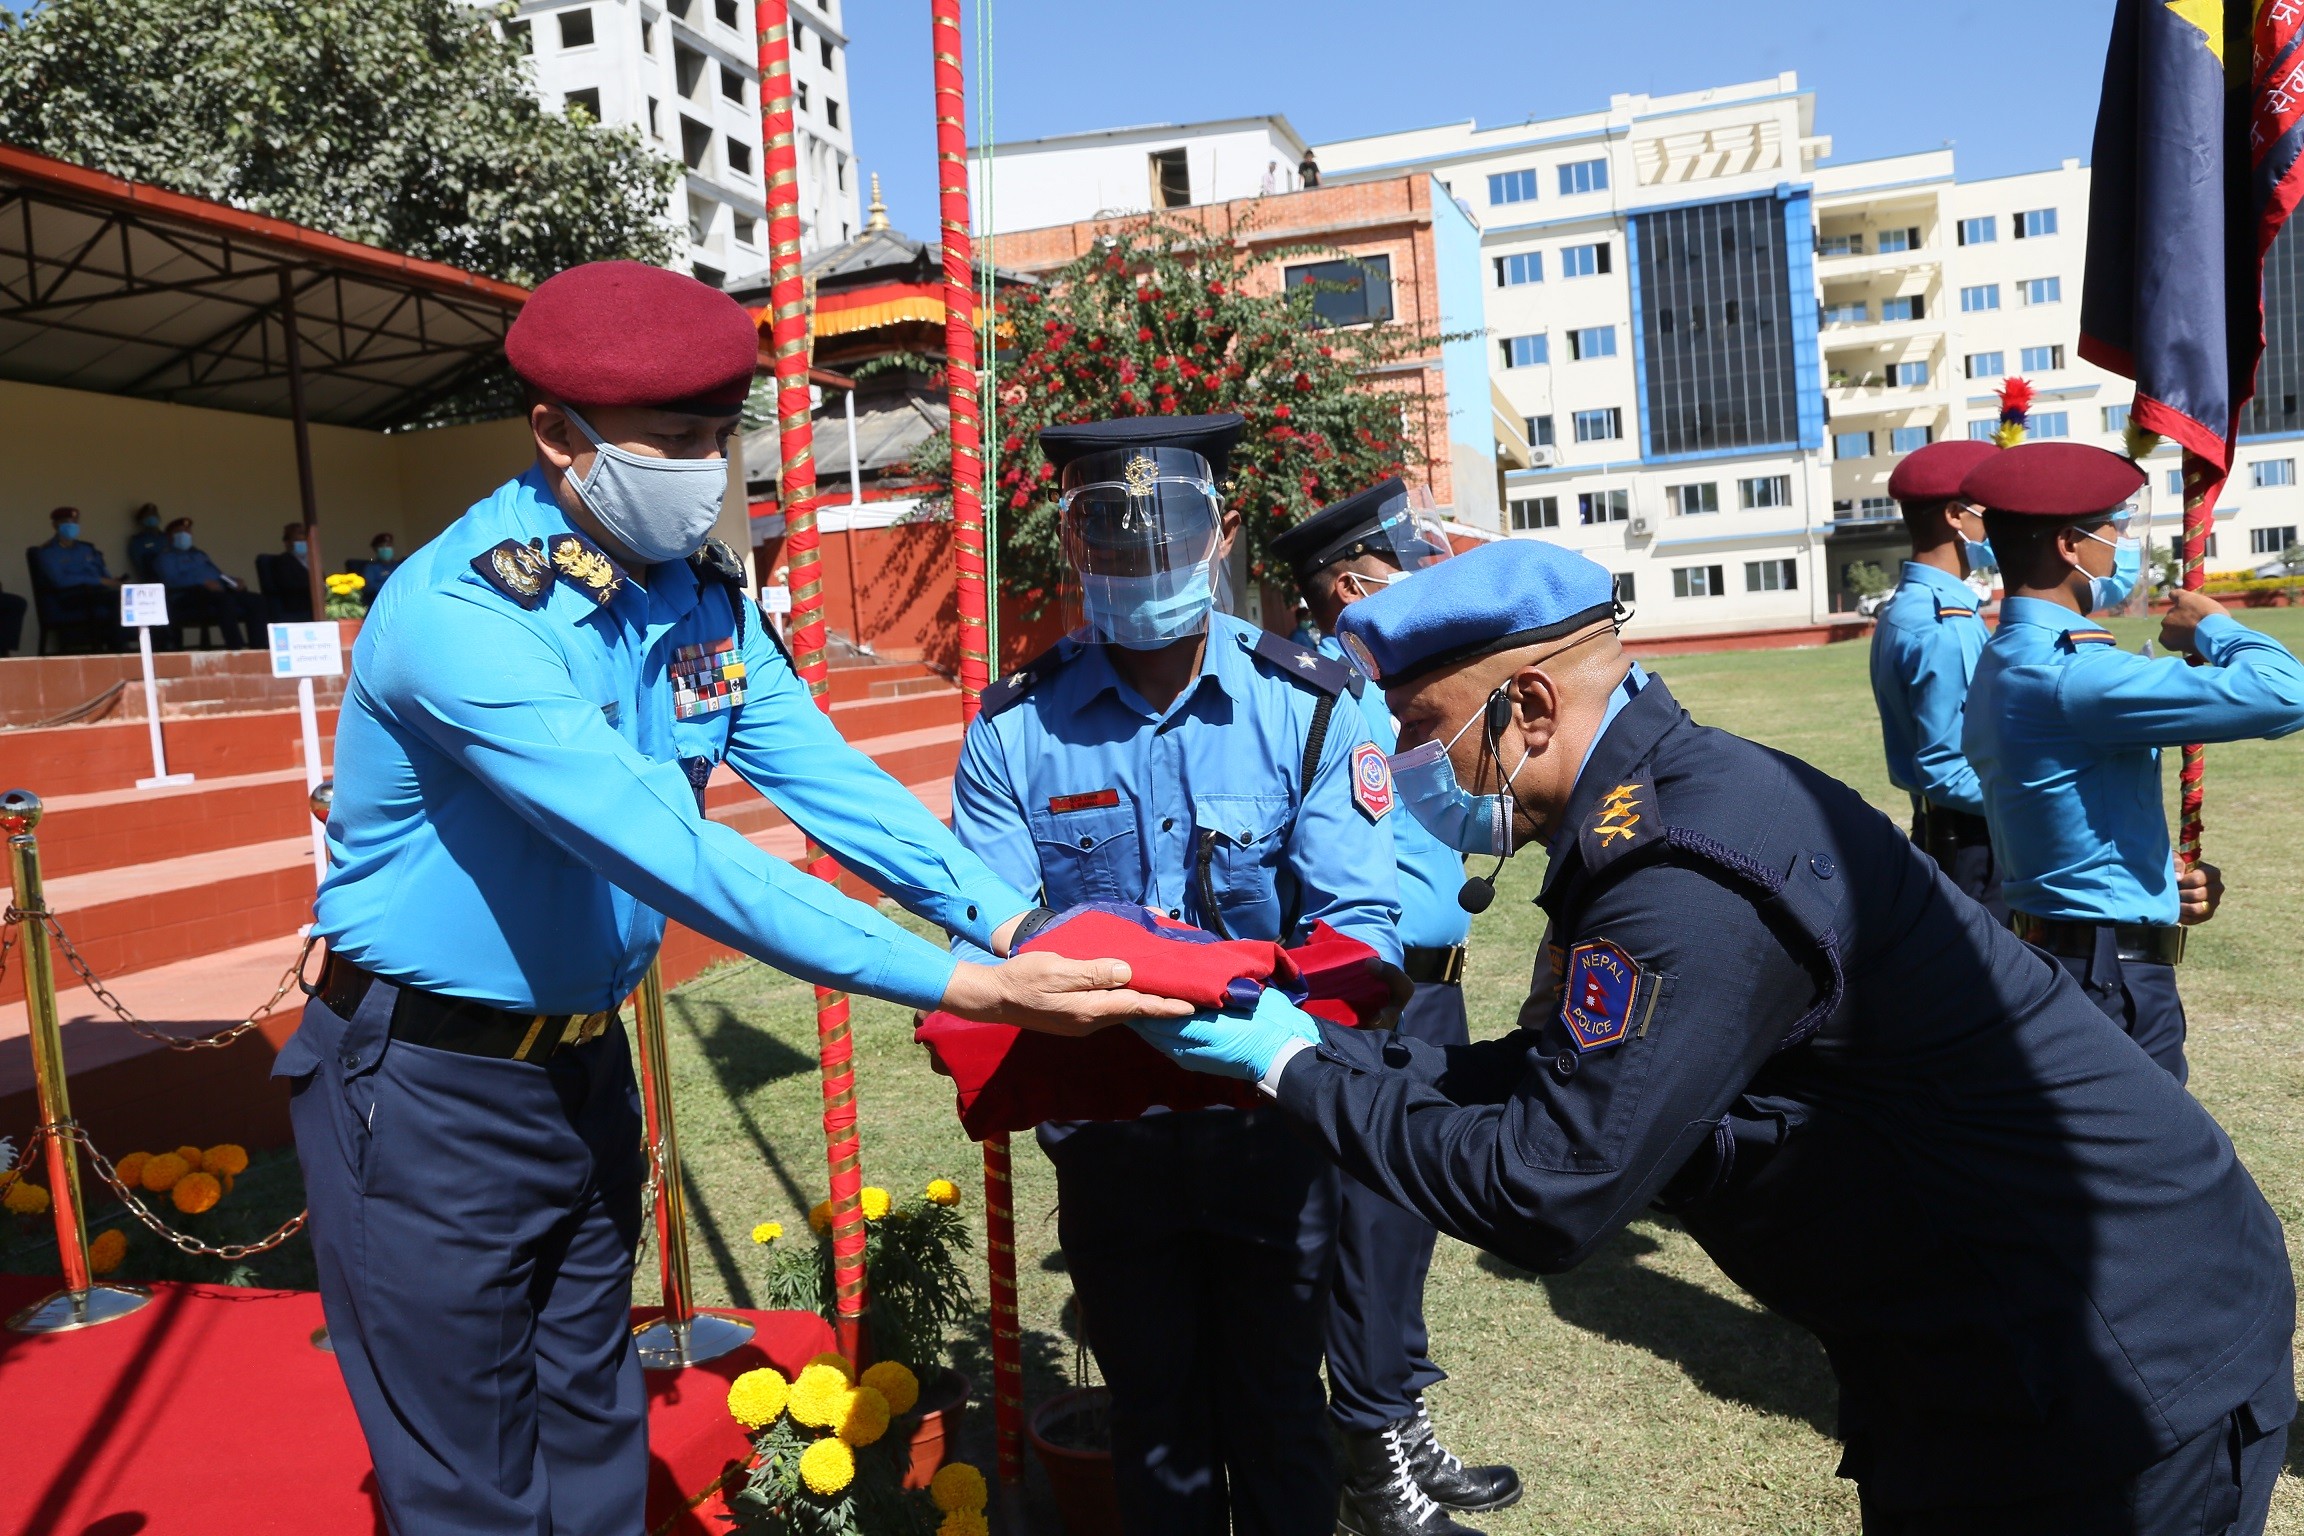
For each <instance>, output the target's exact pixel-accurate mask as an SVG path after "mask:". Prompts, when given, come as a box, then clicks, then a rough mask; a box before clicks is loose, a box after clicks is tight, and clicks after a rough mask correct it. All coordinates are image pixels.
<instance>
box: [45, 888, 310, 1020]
mask: <svg viewBox="0 0 2304 1536" xmlns="http://www.w3.org/2000/svg"><path fill="white" fill-rule="evenodd" d="M34 917H37V918H39V919H40V922H41V925H42V926H43V927H45V928H46V929H47V930H48V932H49V933H50V934H51V935H53V936H54V937H55V940H56V947H57V948H58V949H59V950H61V951H62V952H63V955H64V963H65V964H66V965H69V966H70V967H72V974H73V975H75V976H77V977H79V978H80V984H81V985H82V986H84V987H86V988H87V989H88V992H89V995H90V996H92V997H94V998H95V999H96V1001H98V1002H100V1003H102V1004H103V1005H104V1006H105V1007H106V1008H107V1009H109V1010H110V1011H111V1013H112V1016H113V1017H114V1018H116V1019H118V1020H119V1021H120V1022H121V1023H123V1024H125V1025H127V1026H128V1027H129V1028H130V1029H132V1030H134V1031H135V1032H136V1033H137V1034H139V1035H142V1036H143V1037H144V1038H145V1039H147V1040H150V1041H152V1042H154V1043H155V1044H159V1045H164V1046H166V1047H167V1048H168V1049H170V1050H172V1051H214V1050H221V1049H223V1048H224V1047H225V1046H227V1045H230V1044H231V1043H232V1042H233V1041H235V1040H237V1039H239V1038H240V1037H241V1036H242V1035H245V1034H247V1033H248V1032H249V1031H250V1030H252V1029H255V1028H256V1027H257V1026H258V1025H259V1024H261V1023H262V1022H263V1020H264V1018H265V1016H266V1015H268V1014H270V1013H271V1012H272V1010H273V1009H275V1008H277V1007H279V1006H280V1000H281V999H282V998H284V997H286V996H287V995H288V993H289V990H290V989H291V988H293V987H294V986H295V985H296V983H297V978H299V977H301V976H302V975H303V974H304V962H305V961H306V960H307V959H308V958H309V957H310V956H311V953H312V946H313V944H314V943H316V942H317V940H316V939H313V938H307V939H306V940H305V941H304V947H303V948H302V949H299V950H298V951H296V958H295V959H294V960H292V961H290V962H289V965H288V969H287V970H286V971H284V972H282V973H281V976H280V985H278V986H276V987H274V988H273V989H272V995H271V996H270V997H268V998H266V999H265V1000H264V1004H263V1006H262V1007H260V1008H258V1009H256V1010H255V1011H254V1012H252V1013H250V1014H249V1015H248V1016H247V1017H246V1018H244V1019H242V1020H241V1021H240V1022H239V1023H237V1024H233V1025H229V1026H227V1027H225V1028H223V1029H219V1030H217V1031H215V1032H214V1033H212V1034H206V1035H172V1034H170V1033H168V1031H166V1030H164V1029H161V1028H159V1027H158V1026H156V1025H152V1024H147V1023H145V1022H144V1021H143V1020H142V1019H140V1018H138V1017H136V1015H135V1014H133V1013H131V1012H129V1011H128V1006H127V1004H125V1003H123V1002H121V1001H120V999H119V998H117V997H114V996H113V995H112V990H111V988H109V987H107V986H105V985H104V983H102V982H101V981H98V980H97V979H96V973H95V972H94V971H92V970H90V969H89V968H88V962H87V961H86V960H84V959H82V958H81V956H80V951H79V950H78V949H77V948H75V947H74V945H73V943H72V940H71V939H70V938H68V937H66V935H65V933H64V927H63V925H62V924H61V923H59V922H57V921H56V914H54V913H53V912H37V913H35V912H26V911H25V910H24V909H23V908H21V907H18V906H16V905H14V904H13V903H11V904H10V906H9V907H8V909H7V911H6V912H5V913H4V914H0V923H5V924H6V925H7V931H8V939H7V941H6V943H4V944H0V975H5V974H6V973H7V958H8V950H7V946H8V945H9V944H13V943H14V942H15V936H16V934H17V932H18V931H19V930H18V929H17V927H16V925H17V924H18V923H21V922H25V921H27V920H29V919H31V918H34Z"/></svg>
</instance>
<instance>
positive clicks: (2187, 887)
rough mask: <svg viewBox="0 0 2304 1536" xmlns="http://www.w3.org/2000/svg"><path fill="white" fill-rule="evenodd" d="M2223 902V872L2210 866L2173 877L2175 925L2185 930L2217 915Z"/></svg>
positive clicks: (2196, 865)
mask: <svg viewBox="0 0 2304 1536" xmlns="http://www.w3.org/2000/svg"><path fill="white" fill-rule="evenodd" d="M2223 900H2224V871H2222V870H2220V869H2218V868H2217V867H2216V866H2215V865H2213V864H2209V863H2205V862H2203V863H2199V864H2193V865H2190V866H2188V867H2186V868H2184V869H2182V870H2179V871H2178V872H2177V875H2176V921H2178V922H2180V923H2183V924H2184V925H2186V926H2187V927H2189V926H2190V925H2192V924H2194V923H2204V922H2206V921H2208V919H2210V918H2212V917H2214V916H2215V915H2216V908H2217V905H2218V904H2219V903H2221V902H2222V901H2223Z"/></svg>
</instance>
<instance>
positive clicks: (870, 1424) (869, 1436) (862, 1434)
mask: <svg viewBox="0 0 2304 1536" xmlns="http://www.w3.org/2000/svg"><path fill="white" fill-rule="evenodd" d="M889 1417H890V1415H889V1412H888V1399H886V1398H884V1397H882V1396H881V1395H880V1394H879V1393H877V1392H875V1391H873V1390H872V1389H871V1388H870V1387H858V1388H857V1389H856V1390H855V1391H853V1392H851V1393H849V1394H848V1411H847V1412H846V1413H844V1414H842V1415H841V1416H840V1422H839V1423H837V1424H835V1425H833V1426H832V1428H833V1432H834V1433H836V1434H838V1435H839V1437H840V1438H841V1439H843V1440H845V1441H847V1442H848V1443H849V1444H850V1445H870V1444H872V1443H873V1442H874V1441H876V1440H878V1439H879V1438H880V1437H881V1436H882V1435H884V1434H886V1433H888V1420H889Z"/></svg>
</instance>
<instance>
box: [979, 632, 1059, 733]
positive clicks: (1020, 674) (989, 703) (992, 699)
mask: <svg viewBox="0 0 2304 1536" xmlns="http://www.w3.org/2000/svg"><path fill="white" fill-rule="evenodd" d="M1070 659H1071V653H1070V652H1069V651H1068V650H1067V649H1066V647H1065V644H1064V642H1063V641H1061V640H1059V641H1057V642H1056V643H1055V644H1054V645H1052V646H1050V647H1048V649H1046V650H1044V651H1042V652H1041V653H1040V654H1039V655H1037V656H1035V657H1033V658H1032V659H1031V660H1030V661H1028V662H1026V663H1024V665H1022V666H1020V667H1018V668H1017V669H1016V670H1015V671H1013V672H1010V673H1008V674H1007V675H1006V676H1004V677H1002V678H1001V679H1000V680H999V681H998V682H996V683H994V684H993V685H992V686H991V687H989V688H987V689H985V690H984V692H983V693H982V694H981V695H979V696H978V698H977V701H976V704H977V715H978V718H983V717H985V716H990V715H997V714H999V713H1000V712H1001V711H1002V710H1004V709H1006V708H1008V707H1009V706H1010V705H1012V704H1014V703H1015V702H1016V701H1017V700H1018V699H1021V698H1022V697H1024V695H1026V694H1028V693H1030V692H1031V691H1032V690H1033V688H1034V687H1036V686H1037V685H1038V684H1039V683H1040V682H1041V680H1042V679H1044V678H1047V677H1051V676H1053V675H1054V674H1055V673H1056V672H1057V670H1058V669H1059V668H1061V667H1062V666H1063V665H1064V663H1065V662H1067V661H1069V660H1070Z"/></svg>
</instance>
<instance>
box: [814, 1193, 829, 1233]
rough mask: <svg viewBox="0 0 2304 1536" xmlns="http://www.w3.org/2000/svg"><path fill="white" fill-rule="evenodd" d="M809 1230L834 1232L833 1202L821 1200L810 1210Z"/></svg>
mask: <svg viewBox="0 0 2304 1536" xmlns="http://www.w3.org/2000/svg"><path fill="white" fill-rule="evenodd" d="M808 1230H809V1231H811V1232H829V1231H831V1230H832V1202H831V1201H829V1200H819V1201H817V1202H816V1204H815V1205H813V1206H812V1207H810V1208H809V1211H808Z"/></svg>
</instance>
